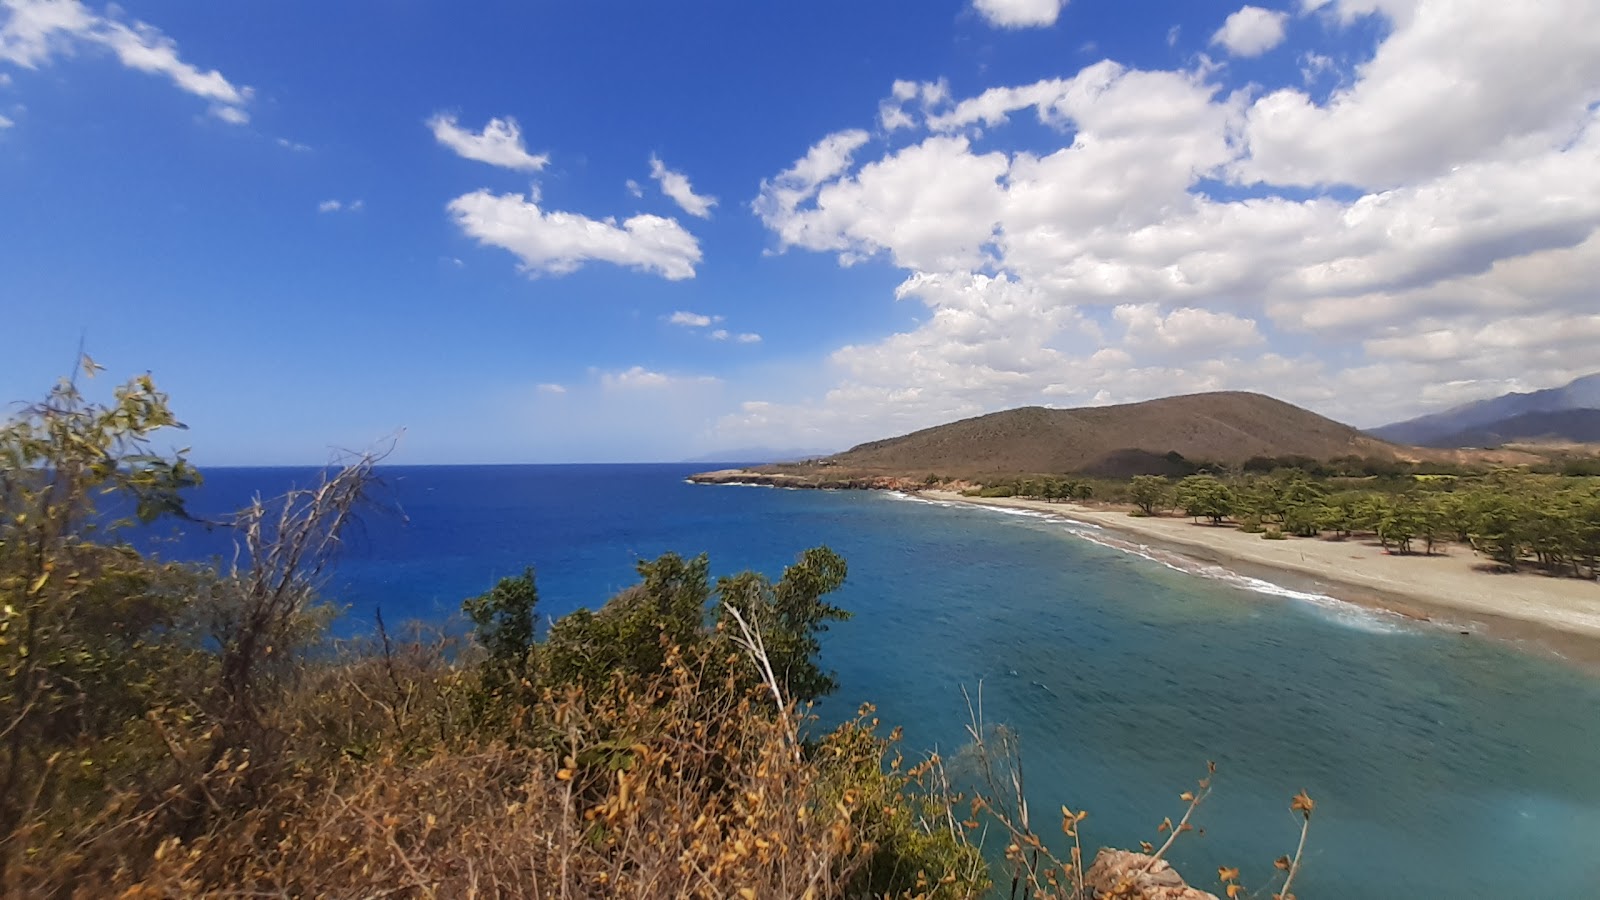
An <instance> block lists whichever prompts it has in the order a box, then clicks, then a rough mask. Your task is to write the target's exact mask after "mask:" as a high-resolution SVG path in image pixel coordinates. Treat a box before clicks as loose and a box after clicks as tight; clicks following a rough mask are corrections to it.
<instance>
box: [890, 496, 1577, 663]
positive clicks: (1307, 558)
mask: <svg viewBox="0 0 1600 900" xmlns="http://www.w3.org/2000/svg"><path fill="white" fill-rule="evenodd" d="M920 496H922V497H925V498H927V499H930V500H943V501H952V502H961V503H974V504H978V505H983V506H994V507H1011V508H1020V509H1028V510H1033V511H1037V512H1043V513H1051V514H1055V515H1060V516H1064V517H1068V518H1072V519H1076V520H1078V521H1081V522H1088V523H1092V524H1095V525H1099V526H1101V527H1102V528H1105V529H1108V530H1110V531H1112V532H1115V533H1118V534H1120V535H1121V536H1124V537H1128V538H1131V539H1133V540H1135V541H1136V542H1138V543H1141V544H1145V545H1148V546H1150V547H1153V548H1157V549H1161V550H1166V551H1169V552H1170V551H1175V552H1178V553H1181V554H1182V555H1184V556H1187V557H1190V558H1192V559H1196V560H1199V561H1202V562H1208V563H1216V564H1220V565H1223V566H1225V567H1226V568H1228V569H1230V570H1232V571H1235V572H1238V573H1239V574H1241V575H1249V576H1252V577H1259V578H1265V579H1267V580H1270V581H1274V582H1276V583H1279V584H1282V585H1284V586H1285V587H1289V588H1292V589H1295V590H1304V591H1314V592H1316V593H1321V594H1326V595H1328V596H1332V597H1336V598H1338V599H1341V600H1346V601H1349V602H1351V603H1356V604H1359V605H1362V606H1367V607H1373V608H1378V609H1384V610H1388V611H1390V612H1394V613H1398V614H1400V615H1403V616H1407V617H1409V618H1412V619H1418V620H1427V621H1429V622H1434V623H1437V624H1438V625H1439V626H1440V627H1441V628H1446V627H1448V628H1453V629H1455V630H1457V631H1465V632H1469V633H1471V634H1485V635H1489V636H1493V637H1500V638H1507V639H1511V640H1514V641H1518V642H1520V643H1525V644H1526V643H1532V644H1534V645H1535V647H1534V649H1545V650H1550V651H1554V652H1555V653H1557V654H1559V655H1561V656H1563V657H1565V658H1568V659H1571V660H1573V661H1575V662H1581V663H1584V664H1586V665H1591V666H1600V584H1596V583H1595V582H1593V581H1585V580H1580V579H1575V578H1552V577H1550V576H1546V575H1541V574H1537V573H1533V572H1522V573H1516V574H1495V573H1492V572H1487V571H1483V570H1482V569H1481V568H1480V567H1483V566H1484V565H1485V563H1486V562H1487V561H1486V560H1484V559H1482V558H1481V557H1478V556H1475V555H1474V554H1473V552H1472V549H1471V548H1470V547H1466V546H1463V545H1459V544H1445V545H1441V547H1440V548H1439V550H1438V552H1436V553H1435V555H1432V556H1424V555H1422V554H1420V553H1418V554H1415V555H1411V556H1398V555H1390V554H1388V553H1386V552H1385V551H1384V550H1383V548H1382V547H1380V546H1378V544H1377V542H1376V541H1374V540H1371V539H1369V538H1364V537H1355V538H1348V539H1344V540H1336V539H1331V538H1294V537H1291V538H1288V539H1287V540H1282V541H1268V540H1263V539H1262V537H1261V535H1259V534H1245V533H1243V532H1241V531H1239V530H1238V529H1237V528H1234V527H1233V526H1231V525H1225V526H1220V527H1219V526H1213V525H1209V524H1195V523H1194V521H1193V520H1191V519H1188V518H1183V517H1171V516H1168V517H1157V518H1140V517H1134V516H1130V515H1128V513H1127V511H1126V510H1123V509H1114V508H1108V507H1095V506H1085V505H1081V504H1076V503H1051V502H1046V501H1042V500H1019V499H1014V498H985V499H978V498H974V497H963V496H961V495H960V494H958V493H955V492H952V491H922V492H920Z"/></svg>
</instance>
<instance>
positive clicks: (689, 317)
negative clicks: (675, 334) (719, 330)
mask: <svg viewBox="0 0 1600 900" xmlns="http://www.w3.org/2000/svg"><path fill="white" fill-rule="evenodd" d="M667 321H668V322H671V323H672V324H674V325H682V326H683V327H685V328H705V327H707V326H709V325H710V324H711V323H713V322H721V321H722V317H721V316H706V315H701V314H700V313H694V312H688V311H686V310H681V309H680V310H678V311H677V312H675V313H673V314H672V315H670V316H668V317H667Z"/></svg>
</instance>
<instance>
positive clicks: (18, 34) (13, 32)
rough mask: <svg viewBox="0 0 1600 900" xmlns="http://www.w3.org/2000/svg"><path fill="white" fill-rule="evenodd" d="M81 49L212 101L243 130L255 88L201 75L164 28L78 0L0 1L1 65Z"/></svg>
mask: <svg viewBox="0 0 1600 900" xmlns="http://www.w3.org/2000/svg"><path fill="white" fill-rule="evenodd" d="M80 47H90V48H99V49H103V50H109V51H110V52H111V53H112V54H113V55H114V56H115V57H116V58H117V60H118V61H119V62H120V63H122V65H124V66H126V67H127V68H130V69H133V70H135V71H139V72H146V73H149V74H152V75H158V76H161V77H163V78H166V79H167V80H168V81H170V82H172V84H173V85H174V86H176V87H177V88H178V89H179V90H181V91H183V92H185V93H188V94H192V95H194V96H196V97H199V98H201V99H203V100H207V101H210V104H211V106H210V111H211V113H212V115H214V116H216V117H217V118H218V119H221V120H222V121H224V122H228V123H230V124H235V125H241V124H244V123H246V122H248V121H249V120H250V115H249V113H248V112H246V111H245V106H246V105H248V103H249V101H250V97H251V93H252V92H251V89H250V88H248V87H245V86H242V85H237V84H234V83H233V82H231V81H229V80H228V79H227V78H226V77H224V76H223V74H222V73H221V72H219V71H217V70H216V69H210V70H201V69H200V68H198V67H197V66H195V65H193V64H192V63H189V62H186V61H185V60H184V59H183V58H182V57H180V56H179V55H178V45H177V43H176V42H175V41H173V40H172V39H171V38H169V37H167V36H166V35H165V34H163V33H162V32H161V31H160V29H157V28H156V27H154V26H152V25H148V24H145V23H144V22H139V21H124V20H123V19H121V17H120V15H119V14H118V13H117V12H116V10H115V8H114V7H113V8H112V9H111V10H109V11H108V12H107V13H106V14H104V15H102V14H99V13H95V12H91V11H90V10H89V9H88V8H87V7H85V6H84V5H83V4H82V3H80V2H78V0H4V2H0V62H4V63H10V64H12V65H15V66H20V67H22V68H25V69H36V68H39V67H40V66H43V65H46V64H48V63H50V62H52V61H53V60H55V59H56V58H58V57H62V56H66V55H70V54H71V53H72V52H73V51H74V50H76V49H78V48H80Z"/></svg>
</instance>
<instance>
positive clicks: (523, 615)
mask: <svg viewBox="0 0 1600 900" xmlns="http://www.w3.org/2000/svg"><path fill="white" fill-rule="evenodd" d="M538 605H539V588H538V586H537V585H536V584H535V583H534V577H533V567H532V566H529V567H528V568H526V569H524V570H523V572H522V574H521V575H514V576H509V577H506V578H502V579H500V581H499V582H498V583H497V584H495V586H494V587H492V588H490V589H489V590H488V591H487V592H486V593H483V594H479V595H478V596H476V597H469V598H467V599H466V600H464V601H462V603H461V610H462V612H464V613H466V615H467V618H468V619H469V620H471V622H472V627H473V636H474V637H475V638H476V639H477V641H478V643H479V644H480V645H481V646H482V647H483V648H484V650H485V651H486V652H487V653H488V657H489V658H488V665H487V666H486V669H487V671H489V672H491V673H493V674H494V676H496V677H501V678H503V677H505V676H516V677H520V676H522V675H524V674H526V672H527V669H528V664H529V657H530V656H531V654H532V653H533V647H534V641H533V638H534V628H535V626H536V624H537V619H536V618H535V609H536V608H537V607H538Z"/></svg>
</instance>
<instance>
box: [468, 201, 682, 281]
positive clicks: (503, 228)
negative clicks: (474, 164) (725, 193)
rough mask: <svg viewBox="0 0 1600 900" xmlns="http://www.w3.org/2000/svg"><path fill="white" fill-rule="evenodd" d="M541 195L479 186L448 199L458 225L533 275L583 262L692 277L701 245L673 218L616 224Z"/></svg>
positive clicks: (566, 269) (636, 218)
mask: <svg viewBox="0 0 1600 900" xmlns="http://www.w3.org/2000/svg"><path fill="white" fill-rule="evenodd" d="M538 200H539V198H538V195H537V193H535V194H533V195H530V196H524V195H522V194H495V193H492V192H490V191H488V190H478V191H474V192H472V193H470V194H463V195H462V196H460V197H457V198H455V199H454V200H452V201H450V203H449V206H448V209H449V211H450V214H451V216H452V217H453V218H454V219H455V222H456V224H457V225H458V226H459V227H460V228H461V230H462V231H463V232H464V233H465V234H467V235H468V236H469V237H472V238H475V239H477V241H478V242H479V243H481V244H486V245H489V246H494V247H500V248H501V249H504V250H509V251H510V252H512V253H514V254H516V256H517V257H518V258H519V259H521V260H522V264H523V267H524V268H525V269H526V270H527V272H528V273H529V274H532V275H537V274H552V275H565V274H567V273H569V272H573V271H576V270H577V269H578V268H579V267H581V266H582V265H583V264H584V263H585V262H589V261H596V262H608V263H613V264H615V265H619V266H625V267H627V268H631V269H638V270H640V271H644V272H652V273H655V274H657V275H660V276H661V277H663V278H666V279H668V280H670V281H677V280H680V279H685V278H693V277H694V267H695V265H696V264H697V263H699V262H700V245H699V242H697V241H696V240H695V238H694V235H692V234H690V233H689V232H687V231H685V230H684V228H683V226H681V225H679V224H678V222H677V221H676V220H674V219H664V218H662V217H660V216H650V215H637V216H633V217H631V218H628V219H625V220H623V221H622V222H621V223H618V222H617V221H616V220H614V219H609V218H608V219H591V218H589V217H588V216H584V215H582V214H579V213H571V212H559V211H546V210H544V209H541V208H540V207H539V203H538Z"/></svg>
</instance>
